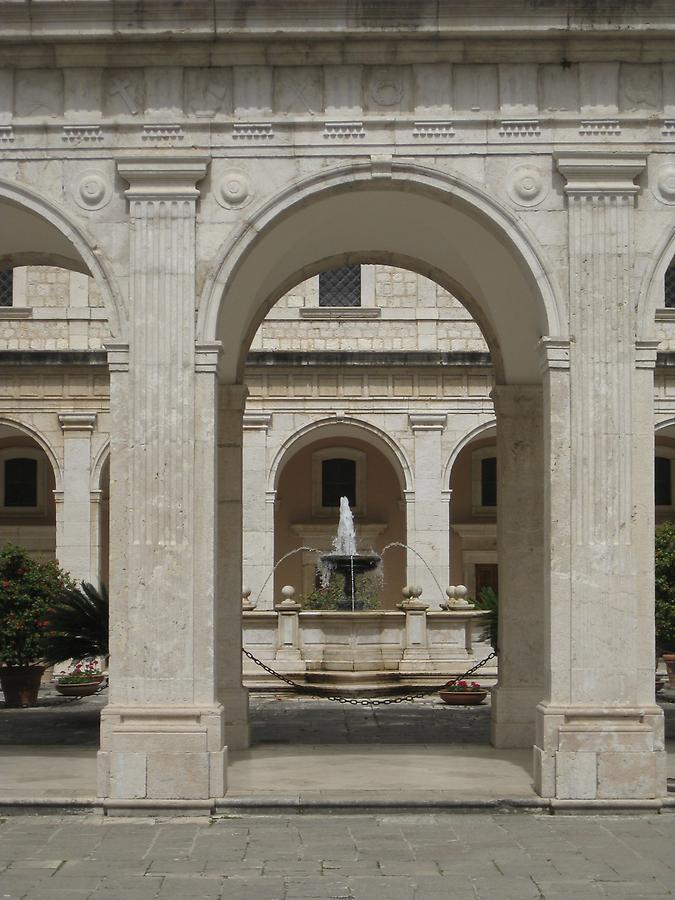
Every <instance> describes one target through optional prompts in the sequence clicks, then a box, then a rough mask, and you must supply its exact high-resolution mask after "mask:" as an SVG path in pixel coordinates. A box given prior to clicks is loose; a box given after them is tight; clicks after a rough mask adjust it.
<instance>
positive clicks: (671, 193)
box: [653, 163, 675, 206]
mask: <svg viewBox="0 0 675 900" xmlns="http://www.w3.org/2000/svg"><path fill="white" fill-rule="evenodd" d="M653 191H654V196H655V197H656V199H657V200H660V201H661V202H662V203H667V204H668V205H669V206H673V205H675V165H674V164H673V163H670V164H669V165H666V166H661V167H660V168H659V169H658V170H657V172H656V179H655V182H654V188H653Z"/></svg>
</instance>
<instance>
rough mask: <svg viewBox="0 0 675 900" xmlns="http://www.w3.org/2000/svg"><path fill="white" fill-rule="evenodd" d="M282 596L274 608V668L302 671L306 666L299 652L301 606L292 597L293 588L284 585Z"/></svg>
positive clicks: (285, 670)
mask: <svg viewBox="0 0 675 900" xmlns="http://www.w3.org/2000/svg"><path fill="white" fill-rule="evenodd" d="M281 595H282V597H283V598H284V599H283V600H282V601H281V603H278V604H277V605H276V606H275V607H274V608H275V610H276V611H277V616H278V620H277V651H276V654H275V656H274V668H275V669H278V670H279V671H280V672H298V671H301V672H304V671H305V669H306V668H307V666H306V665H305V662H304V660H303V658H302V653H301V652H300V610H301V609H302V606H301V605H300V604H299V603H296V601H295V600H294V599H293V597H295V588H293V587H291V586H290V585H286V586H285V587H282V589H281Z"/></svg>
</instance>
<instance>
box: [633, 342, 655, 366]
mask: <svg viewBox="0 0 675 900" xmlns="http://www.w3.org/2000/svg"><path fill="white" fill-rule="evenodd" d="M658 346H659V341H636V342H635V368H636V369H652V370H653V369H654V368H655V367H656V351H657V349H658Z"/></svg>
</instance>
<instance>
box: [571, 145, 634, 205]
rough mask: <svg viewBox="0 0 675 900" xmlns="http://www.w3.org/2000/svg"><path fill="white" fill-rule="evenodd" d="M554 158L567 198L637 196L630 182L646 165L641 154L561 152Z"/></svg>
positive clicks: (632, 183)
mask: <svg viewBox="0 0 675 900" xmlns="http://www.w3.org/2000/svg"><path fill="white" fill-rule="evenodd" d="M554 157H555V160H556V162H557V163H558V169H559V171H560V174H561V175H562V176H563V178H565V181H566V184H565V193H566V194H567V195H568V196H588V195H596V196H597V195H610V196H612V195H632V194H637V192H638V191H639V187H638V186H637V185H636V184H635V183H634V179H635V177H636V176H637V175H639V174H640V172H642V171H643V170H644V168H645V166H646V165H647V157H646V156H645V155H644V154H643V153H611V154H610V153H607V152H606V151H600V152H597V153H594V152H591V151H587V152H585V153H575V152H574V151H568V150H561V151H558V152H557V153H555V154H554Z"/></svg>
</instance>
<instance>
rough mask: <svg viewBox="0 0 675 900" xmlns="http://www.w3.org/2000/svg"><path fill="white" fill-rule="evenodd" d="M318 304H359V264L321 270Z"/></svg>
mask: <svg viewBox="0 0 675 900" xmlns="http://www.w3.org/2000/svg"><path fill="white" fill-rule="evenodd" d="M319 306H361V266H341V267H340V268H339V269H328V271H327V272H322V273H321V274H320V275H319Z"/></svg>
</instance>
